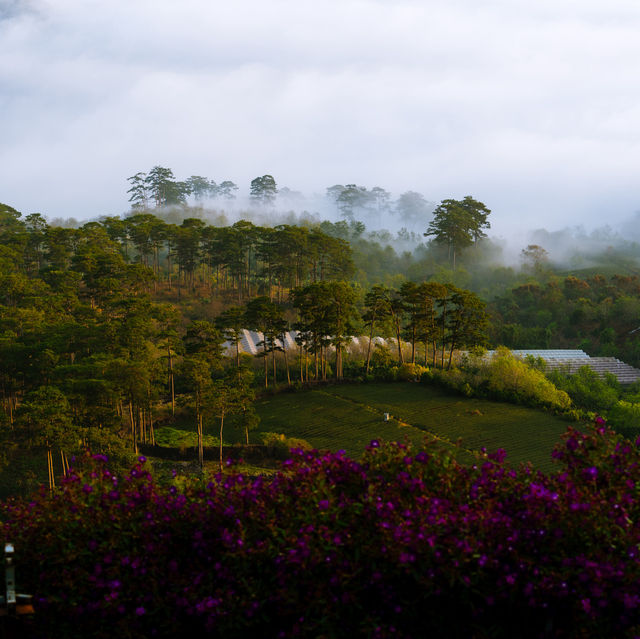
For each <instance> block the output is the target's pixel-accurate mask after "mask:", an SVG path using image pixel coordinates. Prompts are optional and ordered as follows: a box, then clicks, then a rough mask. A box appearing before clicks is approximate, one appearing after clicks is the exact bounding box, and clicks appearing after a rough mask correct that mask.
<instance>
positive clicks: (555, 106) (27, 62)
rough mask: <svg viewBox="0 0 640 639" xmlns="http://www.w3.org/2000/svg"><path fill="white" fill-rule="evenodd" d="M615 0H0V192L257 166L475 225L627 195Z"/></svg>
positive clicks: (557, 220) (29, 198)
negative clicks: (398, 199)
mask: <svg viewBox="0 0 640 639" xmlns="http://www.w3.org/2000/svg"><path fill="white" fill-rule="evenodd" d="M639 26H640V8H639V7H638V6H637V4H636V3H635V2H632V1H631V0H628V1H627V0H614V1H612V2H609V3H606V5H605V3H602V2H600V1H599V0H598V1H597V2H596V1H595V0H583V1H582V2H577V1H574V0H556V1H555V2H551V1H550V0H542V1H539V2H536V3H529V2H525V1H524V0H515V1H514V0H511V1H509V2H507V1H506V0H504V1H500V0H495V1H493V2H491V1H489V2H481V3H478V2H477V0H475V1H473V0H454V1H452V2H444V0H437V1H429V2H417V1H414V2H412V1H408V0H405V1H399V2H394V3H389V2H382V1H380V2H375V1H373V0H327V1H325V2H322V3H318V2H313V1H311V0H298V1H293V0H275V1H273V2H269V3H264V2H255V1H254V0H237V1H236V2H234V3H222V2H213V3H212V2H207V1H205V0H184V1H183V2H180V3H175V2H173V1H169V0H155V1H154V2H150V1H145V0H133V1H132V0H127V1H125V0H112V1H111V2H108V3H105V2H102V1H100V0H93V1H91V0H89V1H87V0H83V1H81V0H55V1H53V0H33V1H32V2H28V3H27V2H15V1H14V2H11V1H9V2H7V1H6V0H5V1H4V2H2V3H0V114H1V116H2V117H1V119H0V140H1V142H0V166H2V171H0V201H5V202H7V203H9V204H11V205H13V206H15V207H16V208H18V209H20V210H22V211H24V212H31V211H35V210H38V211H41V212H43V213H44V214H46V215H50V216H52V217H55V216H66V215H73V216H75V217H78V218H83V217H84V218H88V217H93V216H95V215H99V214H104V213H111V214H117V213H121V212H123V211H125V210H126V208H127V202H126V195H125V191H126V188H127V184H126V177H127V176H128V175H132V174H133V173H135V172H137V171H140V170H143V171H144V170H148V169H149V168H151V167H152V166H153V165H155V164H162V165H165V166H170V167H171V168H173V170H174V172H175V174H176V175H178V176H181V177H186V176H188V175H190V174H193V173H197V174H203V175H207V176H208V177H210V178H213V179H217V180H219V179H227V178H228V179H232V180H234V181H236V182H237V183H239V184H240V185H241V186H242V187H243V188H245V189H246V188H247V187H248V183H249V181H250V180H251V179H252V178H253V177H255V176H256V175H262V174H264V173H271V174H273V175H274V176H275V177H276V179H277V181H278V182H279V183H280V184H282V185H287V186H289V187H290V188H293V189H296V190H302V191H305V192H308V193H311V192H322V191H323V190H324V189H325V188H326V187H327V186H330V185H332V184H335V183H337V182H341V183H346V182H357V183H359V184H363V185H366V186H373V185H380V186H383V187H384V188H386V189H388V190H390V191H393V192H394V193H396V194H399V193H401V192H403V191H405V190H409V189H411V190H418V191H421V192H422V193H424V194H425V196H426V197H427V198H428V199H430V200H435V201H437V200H439V199H442V198H445V197H462V196H463V195H465V194H467V193H472V194H473V195H475V196H476V197H478V198H480V199H482V200H483V201H485V202H486V203H487V204H488V205H489V206H490V207H491V208H492V209H493V211H494V220H495V221H494V228H495V229H499V228H500V226H501V225H502V226H504V227H505V228H507V227H511V228H516V227H517V226H526V227H538V226H540V225H543V224H548V225H555V226H557V227H561V226H565V225H566V224H576V223H587V224H588V223H590V221H593V223H594V224H599V223H600V222H601V219H602V217H603V216H606V217H607V221H615V220H616V219H618V220H621V219H623V218H625V217H628V216H629V215H630V214H631V213H632V212H633V211H635V210H636V209H637V208H638V200H639V196H640V194H639V193H638V187H637V177H636V172H637V166H638V163H639V162H638V160H639V159H640V118H639V117H638V116H639V115H640V113H639V111H640V88H639V87H638V86H637V83H635V82H633V78H634V77H635V75H636V65H637V60H638V59H640V42H639V41H638V38H637V33H638V27H639Z"/></svg>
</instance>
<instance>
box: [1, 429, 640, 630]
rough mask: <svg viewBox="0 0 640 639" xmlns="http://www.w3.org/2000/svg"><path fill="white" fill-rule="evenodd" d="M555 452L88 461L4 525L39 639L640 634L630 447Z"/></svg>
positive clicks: (639, 458) (16, 509)
mask: <svg viewBox="0 0 640 639" xmlns="http://www.w3.org/2000/svg"><path fill="white" fill-rule="evenodd" d="M554 456H555V457H556V459H557V460H558V466H559V468H558V470H557V472H554V473H552V474H543V473H540V472H537V471H535V470H533V469H532V468H531V467H530V466H523V467H520V468H513V467H511V466H510V465H509V464H508V463H507V462H506V461H505V459H504V452H503V451H498V452H497V453H494V454H491V455H486V456H485V457H484V458H483V459H482V460H481V461H480V462H479V463H478V464H476V465H474V466H461V465H458V464H457V463H456V462H455V460H454V459H453V458H452V457H451V454H450V453H449V452H447V451H445V450H443V449H440V448H438V447H436V446H435V445H429V446H426V447H425V448H424V449H423V450H413V449H412V448H411V447H409V446H407V445H404V444H400V443H395V444H387V443H383V442H378V441H374V442H371V444H370V446H369V447H368V448H367V450H366V451H365V453H364V455H363V457H362V459H360V460H359V461H355V460H353V459H350V458H349V457H347V456H346V455H345V454H344V453H342V452H338V453H320V452H317V451H312V452H309V451H303V450H293V451H292V454H291V458H290V459H289V460H288V461H287V462H285V463H284V465H283V468H282V471H281V472H280V473H278V474H277V475H275V476H273V477H247V476H245V475H243V474H242V473H240V472H237V471H233V470H230V471H227V472H225V473H224V474H218V475H216V476H215V477H213V478H212V480H211V481H210V482H209V483H207V484H205V483H199V482H193V483H191V484H188V485H184V484H182V485H181V486H180V488H177V487H176V486H175V485H173V486H163V485H158V484H157V483H156V482H154V480H153V478H152V477H151V475H150V474H149V472H148V471H147V470H146V466H145V463H144V461H139V463H138V464H137V465H136V466H135V467H134V468H133V469H132V470H131V471H130V473H129V475H127V476H126V477H124V478H121V479H118V478H117V477H115V476H114V475H112V474H111V473H110V472H109V470H108V467H107V463H106V462H105V460H104V459H92V460H90V461H89V463H85V464H83V465H82V466H81V467H80V469H79V470H76V471H75V472H72V474H71V475H70V476H69V477H68V478H67V479H66V480H65V482H64V484H63V487H62V489H61V490H60V491H58V492H56V493H54V494H53V495H49V494H48V493H47V492H46V491H44V490H43V491H42V492H41V493H40V494H39V495H36V496H34V497H32V498H31V499H30V500H26V501H17V502H8V503H5V504H3V505H2V509H1V510H0V520H1V521H2V522H3V523H2V528H1V530H2V537H3V538H4V539H6V540H12V541H13V543H14V544H15V545H16V561H17V565H18V567H19V568H18V574H17V576H18V581H19V585H20V589H21V590H22V591H26V592H32V593H33V594H34V595H35V598H36V603H37V610H36V615H35V618H34V621H33V628H32V631H33V633H34V635H35V636H56V637H65V636H82V635H85V636H92V637H107V636H108V637H113V636H117V637H133V636H149V637H154V636H155V637H172V636H181V635H185V634H190V633H203V634H204V635H205V636H208V637H225V638H229V637H246V636H264V637H297V636H299V637H308V636H318V637H319V636H326V637H342V636H350V635H354V636H366V637H391V636H394V637H421V636H441V637H445V636H446V637H489V636H490V637H513V636H519V637H576V638H577V637H634V636H636V635H640V632H638V630H639V629H640V608H639V606H640V589H639V586H638V584H640V558H639V556H640V501H639V500H638V499H637V496H638V487H640V449H639V447H638V443H636V444H633V443H631V442H629V441H626V440H623V439H621V438H619V437H618V436H616V435H615V434H614V433H612V432H611V431H609V430H607V429H606V426H605V425H604V424H596V425H595V426H594V428H593V429H591V430H590V431H589V432H587V433H582V432H579V431H578V430H575V429H569V431H568V432H567V434H566V435H565V439H564V441H563V442H562V444H561V445H559V446H558V447H557V449H556V451H555V452H554Z"/></svg>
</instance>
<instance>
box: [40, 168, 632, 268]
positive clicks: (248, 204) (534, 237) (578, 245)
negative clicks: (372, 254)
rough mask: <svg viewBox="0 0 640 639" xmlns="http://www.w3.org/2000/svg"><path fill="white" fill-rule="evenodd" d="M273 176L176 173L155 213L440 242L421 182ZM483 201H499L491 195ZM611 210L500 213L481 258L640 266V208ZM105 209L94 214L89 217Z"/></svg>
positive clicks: (409, 244)
mask: <svg viewBox="0 0 640 639" xmlns="http://www.w3.org/2000/svg"><path fill="white" fill-rule="evenodd" d="M155 168H163V167H155ZM164 170H165V171H168V172H169V174H170V175H169V177H170V179H171V180H174V179H175V178H174V176H173V172H172V171H171V169H164ZM136 175H137V176H146V175H147V174H145V173H138V174H136ZM268 177H270V178H271V177H272V176H268ZM135 178H136V176H132V177H131V178H128V180H129V182H130V184H133V185H134V186H135V184H134V182H132V180H135ZM257 179H261V178H257ZM272 179H273V192H272V193H271V194H270V195H269V196H267V197H266V198H263V197H256V196H255V194H253V195H252V194H251V192H249V193H246V192H244V190H243V189H241V188H240V187H238V185H236V184H235V183H234V182H232V181H230V180H224V181H221V182H220V183H219V184H217V183H216V182H215V181H214V180H209V179H207V178H204V177H202V176H191V177H190V178H188V179H186V180H185V181H184V182H180V181H178V180H175V183H176V184H178V185H184V190H183V191H182V192H181V193H180V192H178V193H176V194H174V197H175V200H174V201H173V202H168V203H163V204H160V203H155V206H153V209H154V213H155V214H156V215H158V216H159V217H161V218H163V219H164V220H165V221H166V222H169V223H177V224H180V223H181V222H182V221H183V220H184V219H185V218H189V217H196V218H201V219H203V220H204V221H206V223H207V224H210V225H212V226H225V225H228V224H233V223H235V222H238V221H239V220H249V221H251V222H253V223H254V224H256V225H258V226H265V227H274V226H277V225H281V224H288V225H298V226H307V227H311V226H318V225H320V224H322V223H323V222H330V223H332V224H337V225H338V226H337V227H336V228H335V229H333V232H334V233H336V234H338V235H339V236H340V237H341V238H342V239H345V240H348V241H352V242H353V241H356V240H364V241H367V242H372V243H377V244H380V245H381V246H382V247H391V248H392V249H393V250H394V251H395V253H396V254H398V255H401V254H405V258H406V257H407V256H406V254H407V253H409V254H410V255H411V256H412V257H414V258H415V259H420V257H421V256H423V255H424V252H425V250H426V249H427V246H428V245H429V243H430V242H432V238H429V237H425V236H424V233H425V231H426V229H427V227H428V225H429V223H430V221H431V219H432V217H433V211H434V209H435V208H436V206H437V205H438V203H437V202H436V201H434V200H433V199H432V198H430V196H429V194H423V193H420V192H418V191H417V190H416V191H414V190H409V191H405V192H403V193H392V192H390V191H387V190H386V189H385V188H383V187H380V186H375V185H373V186H369V185H367V186H362V185H357V184H349V183H345V184H344V185H343V184H337V185H333V186H329V187H327V188H326V189H325V191H324V192H314V193H311V194H309V193H303V192H301V191H299V190H296V189H295V188H289V187H288V186H280V185H279V184H278V183H277V181H276V179H275V178H272ZM134 186H132V188H130V189H129V190H128V191H127V193H128V194H131V193H132V191H133V190H134ZM135 197H136V196H135V193H133V194H132V195H131V197H130V198H129V201H130V202H131V203H132V208H131V210H129V211H125V212H123V213H122V216H123V217H124V216H127V215H131V214H132V213H133V212H135V211H136V210H138V209H140V208H144V207H145V205H143V204H141V201H140V200H138V201H136V199H135ZM169 199H170V200H171V198H169ZM483 202H484V204H486V206H487V207H488V208H489V209H491V206H492V205H491V202H488V201H484V200H483ZM610 213H612V212H607V213H606V214H603V216H602V220H603V224H602V225H593V224H591V225H589V226H587V225H584V224H578V225H567V226H561V225H560V226H558V227H556V228H555V229H547V228H543V227H536V226H531V227H529V228H527V227H525V224H526V223H525V222H521V223H519V224H514V223H513V221H511V222H510V224H509V225H504V224H501V222H500V220H498V221H496V220H495V219H493V217H492V218H490V220H489V221H490V226H489V227H488V229H487V233H486V235H487V237H486V238H483V240H482V247H481V250H479V251H478V250H476V251H475V259H474V261H476V262H478V261H480V262H482V263H484V264H486V265H491V266H504V267H509V268H513V269H516V270H519V269H521V267H523V265H524V266H526V264H525V262H526V259H525V258H524V257H523V253H522V251H523V249H525V248H526V247H527V246H530V245H534V246H540V247H542V248H544V250H545V251H546V255H545V260H546V261H547V263H548V266H549V267H551V268H553V269H554V270H559V271H562V270H565V271H567V272H570V271H572V270H576V269H577V270H580V269H590V268H598V267H600V268H605V270H608V269H609V268H617V269H618V270H620V269H622V270H623V272H629V273H636V272H640V270H638V266H639V265H638V260H639V259H640V210H639V211H636V212H635V213H633V214H632V215H629V217H628V218H626V219H623V220H622V221H621V222H618V223H613V224H609V223H608V222H607V220H608V219H610V218H613V219H618V220H619V219H620V218H621V215H620V212H615V214H614V215H610ZM45 217H47V216H46V214H45ZM104 217H105V216H104V215H100V216H95V215H91V214H88V219H89V220H99V219H101V218H104ZM48 221H49V223H50V224H52V225H53V226H63V227H72V228H74V227H75V228H77V227H80V226H81V225H82V224H83V223H85V220H78V219H76V218H61V217H55V218H51V219H49V220H48ZM559 223H560V224H561V223H562V220H559ZM345 224H346V225H347V226H346V227H345ZM475 248H476V249H477V248H478V247H475Z"/></svg>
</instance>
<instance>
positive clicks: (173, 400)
mask: <svg viewBox="0 0 640 639" xmlns="http://www.w3.org/2000/svg"><path fill="white" fill-rule="evenodd" d="M167 353H168V355H169V384H170V385H171V414H172V415H175V414H176V389H175V385H174V379H173V356H172V355H171V345H170V344H167Z"/></svg>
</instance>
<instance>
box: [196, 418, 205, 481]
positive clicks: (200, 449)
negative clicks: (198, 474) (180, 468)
mask: <svg viewBox="0 0 640 639" xmlns="http://www.w3.org/2000/svg"><path fill="white" fill-rule="evenodd" d="M197 420H198V422H197V423H198V426H197V429H198V464H200V469H201V470H202V468H204V444H203V440H204V436H203V432H202V414H201V413H200V412H199V411H198V416H197Z"/></svg>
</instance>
